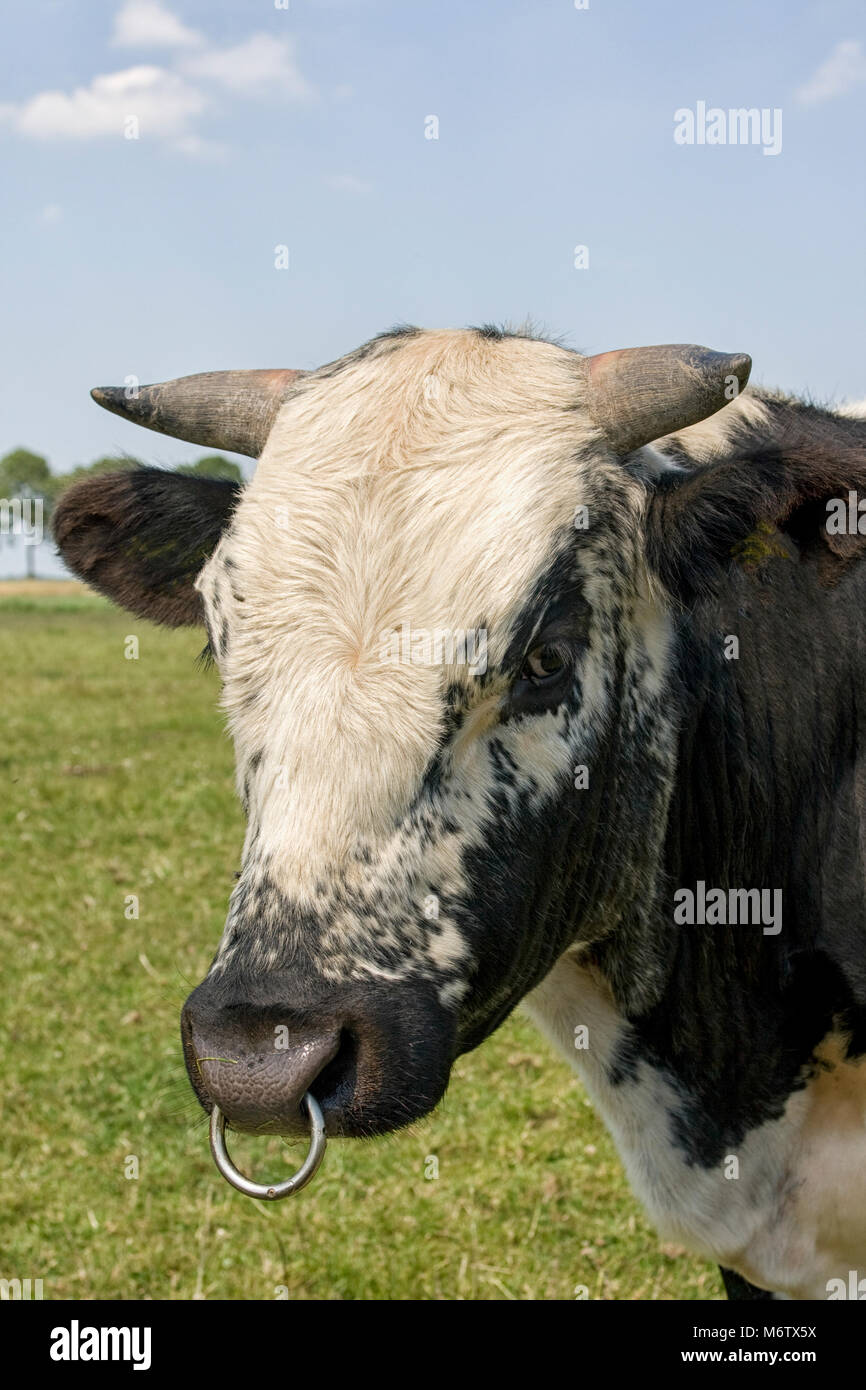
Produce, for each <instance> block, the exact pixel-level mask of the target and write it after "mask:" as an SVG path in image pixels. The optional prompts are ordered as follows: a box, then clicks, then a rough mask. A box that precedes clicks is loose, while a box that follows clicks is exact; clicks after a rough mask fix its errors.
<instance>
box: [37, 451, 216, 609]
mask: <svg viewBox="0 0 866 1390" xmlns="http://www.w3.org/2000/svg"><path fill="white" fill-rule="evenodd" d="M239 494H240V486H239V485H238V484H237V483H233V482H225V481H223V480H221V479H214V478H201V477H190V476H187V475H184V474H180V473H168V472H165V471H163V470H162V469H159V468H136V469H133V470H130V471H129V472H128V473H106V474H103V475H102V476H101V477H96V478H86V479H85V480H84V481H83V482H81V483H77V484H76V485H75V486H73V487H71V488H70V489H69V491H68V492H66V493H64V494H63V496H62V497H61V499H60V501H59V502H58V504H57V506H56V508H55V511H54V516H53V519H52V528H53V531H54V538H55V540H56V541H57V546H58V549H59V551H60V554H61V555H62V557H63V559H64V560H65V562H66V564H67V565H68V566H69V568H70V569H71V570H72V571H73V572H74V573H75V574H77V575H78V576H79V577H80V578H81V579H83V580H84V581H85V583H87V584H90V585H92V587H93V588H94V589H98V590H99V591H100V592H101V593H103V594H106V595H107V596H108V597H109V598H110V599H113V600H114V602H115V603H118V604H120V605H121V607H123V608H128V609H130V610H131V611H132V612H133V613H137V614H139V616H140V617H143V618H150V619H151V621H152V622H156V623H166V624H168V626H170V627H180V626H182V625H184V624H197V623H201V622H203V612H202V607H201V599H200V597H199V594H198V593H197V592H196V590H195V589H194V588H193V581H194V580H195V577H196V575H197V574H198V572H199V570H200V569H201V568H202V566H203V565H204V563H205V562H206V560H207V559H208V558H209V556H210V555H211V554H212V553H213V550H214V547H215V546H216V544H217V542H218V540H219V538H220V536H221V534H222V532H223V529H224V528H225V526H226V524H227V522H228V519H229V517H230V516H231V514H232V511H233V510H234V507H235V504H236V502H237V500H238V496H239Z"/></svg>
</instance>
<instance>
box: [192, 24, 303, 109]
mask: <svg viewBox="0 0 866 1390" xmlns="http://www.w3.org/2000/svg"><path fill="white" fill-rule="evenodd" d="M182 67H183V70H184V72H186V73H188V74H189V75H190V76H192V77H203V78H210V79H211V80H212V81H214V82H219V83H221V85H222V86H224V87H227V88H228V89H229V91H232V92H242V93H244V94H245V95H250V94H252V95H263V96H284V97H288V98H289V99H290V100H291V101H309V99H310V98H311V97H312V96H313V88H312V86H311V85H310V83H309V82H308V81H307V79H306V78H305V77H304V76H303V74H302V72H301V70H300V68H299V67H298V64H297V60H296V58H295V47H294V43H293V41H292V40H291V39H288V38H286V39H275V38H274V37H273V36H272V35H271V34H252V35H251V36H250V37H249V38H248V39H245V40H244V42H243V43H239V44H237V45H236V46H235V47H234V48H223V49H211V50H210V51H209V52H207V53H200V54H196V55H195V56H194V57H192V58H187V59H186V60H185V61H184V63H183V64H182Z"/></svg>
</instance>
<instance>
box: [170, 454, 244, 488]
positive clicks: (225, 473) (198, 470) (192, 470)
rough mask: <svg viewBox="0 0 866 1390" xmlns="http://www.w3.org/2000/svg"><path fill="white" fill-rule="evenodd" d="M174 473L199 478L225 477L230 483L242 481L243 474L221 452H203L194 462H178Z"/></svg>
mask: <svg viewBox="0 0 866 1390" xmlns="http://www.w3.org/2000/svg"><path fill="white" fill-rule="evenodd" d="M175 472H176V473H186V474H189V475H191V476H193V477H199V478H225V479H226V480H227V481H228V482H231V483H242V482H243V480H244V475H243V473H242V472H241V470H240V468H239V467H238V465H237V464H236V463H233V462H232V460H231V459H227V458H225V457H224V456H223V455H222V454H205V456H204V458H202V459H196V461H195V463H179V464H178V466H177V468H176V469H175Z"/></svg>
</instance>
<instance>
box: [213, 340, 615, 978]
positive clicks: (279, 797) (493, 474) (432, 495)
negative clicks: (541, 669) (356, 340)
mask: <svg viewBox="0 0 866 1390" xmlns="http://www.w3.org/2000/svg"><path fill="white" fill-rule="evenodd" d="M581 365H582V359H581V358H580V357H578V356H577V355H576V354H574V353H570V352H567V351H565V350H563V349H561V348H559V347H556V346H554V345H552V344H550V343H547V342H542V341H536V340H528V339H524V338H517V337H501V338H488V337H485V336H483V335H481V334H480V333H478V332H474V331H466V332H430V333H412V334H410V335H401V336H397V337H388V338H384V339H381V340H377V341H376V342H374V343H373V344H370V345H368V346H367V347H366V348H365V349H361V350H360V351H359V352H358V353H355V354H352V355H350V356H349V357H348V358H344V359H342V361H341V362H338V363H335V364H333V365H332V366H330V367H326V368H323V369H322V370H320V371H319V372H317V373H315V374H313V375H311V376H310V377H308V378H306V379H303V380H302V381H301V382H299V384H298V386H297V388H296V389H295V391H294V393H293V395H292V397H291V398H290V399H289V400H288V401H287V403H286V404H285V406H284V407H283V409H282V411H281V413H280V416H279V418H278V420H277V422H276V424H275V426H274V429H273V431H272V433H271V435H270V438H269V440H268V444H267V447H266V449H265V451H264V453H263V455H262V457H261V460H260V462H259V465H258V468H257V471H256V474H255V476H254V478H253V480H252V482H251V484H250V485H249V486H248V487H247V489H246V490H245V492H244V493H243V496H242V499H241V501H240V504H239V506H238V509H237V511H236V513H235V516H234V519H233V521H232V525H231V527H230V530H229V531H228V533H227V535H226V536H225V537H224V539H223V540H222V542H221V543H220V545H219V546H218V548H217V550H216V552H215V553H214V555H213V557H212V559H211V560H210V562H209V563H208V564H207V565H206V566H205V569H204V570H203V572H202V574H201V576H200V578H199V581H198V587H199V589H200V592H201V594H202V596H203V599H204V602H205V608H206V612H207V615H208V626H209V629H210V632H211V636H212V644H213V647H214V650H215V654H216V657H217V660H218V662H219V665H220V669H221V673H222V676H223V681H224V704H225V708H226V710H227V711H228V714H229V720H230V726H231V730H232V733H233V736H234V739H235V743H236V748H237V759H238V778H239V784H240V787H241V792H242V795H243V796H244V799H245V801H246V803H247V809H248V813H249V818H250V825H249V831H248V837H247V846H246V851H245V869H244V882H243V884H242V886H241V891H240V892H239V894H236V901H235V906H234V909H233V914H230V918H229V930H228V931H227V936H226V939H225V941H224V948H223V955H222V957H221V960H223V961H225V959H226V958H227V952H228V951H230V949H231V943H232V941H233V940H236V938H237V933H234V935H233V934H232V931H231V929H230V928H231V924H232V922H233V921H234V923H235V925H238V924H239V921H240V919H241V918H243V919H245V922H246V925H247V926H252V925H253V918H254V917H257V918H258V919H259V920H258V922H257V923H256V932H257V933H259V935H261V917H262V915H263V914H264V916H265V917H266V916H267V914H268V912H271V913H273V911H274V909H273V898H274V889H275V888H276V890H278V892H279V894H280V895H281V896H283V897H284V898H285V899H287V900H289V901H290V902H291V903H293V904H294V905H295V906H300V907H301V908H303V909H304V910H305V911H315V912H316V913H317V914H319V915H321V914H322V910H323V902H322V894H323V892H324V891H325V890H324V889H323V885H324V884H326V883H327V884H328V885H329V890H328V892H329V896H330V899H331V900H330V903H329V906H328V911H329V913H330V915H331V918H332V922H331V926H330V927H329V932H330V934H331V937H332V945H334V946H335V947H336V945H337V938H339V943H340V949H341V950H342V948H343V947H344V946H345V944H346V942H347V941H348V940H349V939H350V938H351V939H352V940H353V942H354V946H355V948H356V949H353V951H352V955H353V957H354V958H355V959H356V960H358V961H363V962H364V968H365V969H367V970H369V969H370V968H371V965H372V962H371V958H370V953H369V951H367V950H366V949H365V946H366V945H369V944H370V943H369V942H366V943H365V941H364V933H363V932H361V933H360V935H359V933H358V922H357V912H356V911H355V910H354V909H353V910H352V912H351V914H350V915H351V916H352V918H353V921H352V922H346V923H345V929H344V930H342V931H341V930H340V929H339V926H338V925H335V923H334V920H333V919H334V902H333V892H334V888H333V886H334V885H335V884H336V883H339V884H340V885H341V889H342V890H343V891H344V892H347V893H349V894H350V895H352V894H354V895H356V896H357V895H360V896H362V897H363V896H367V897H372V898H381V897H382V896H383V895H384V896H385V898H386V903H385V906H386V909H387V912H388V914H389V916H390V917H391V919H392V920H393V917H394V914H395V912H398V911H399V904H400V903H401V902H402V903H403V906H404V908H405V910H406V911H407V913H409V915H411V916H417V914H418V912H419V910H420V902H419V901H418V900H417V899H418V898H419V897H423V895H424V893H425V892H435V893H436V894H437V895H439V896H440V897H442V898H443V900H445V899H447V898H448V897H449V895H451V894H458V893H459V892H460V891H461V890H462V888H463V887H464V886H465V885H464V884H463V882H462V874H461V870H460V851H461V848H465V846H466V843H467V841H471V840H472V839H473V838H476V837H477V835H479V834H480V829H481V825H482V822H483V821H484V820H485V819H486V816H487V814H488V807H487V805H486V798H487V794H488V793H489V791H490V789H491V786H492V778H493V773H492V769H491V761H490V758H489V750H488V749H487V748H486V747H485V739H484V735H485V734H486V733H487V732H488V731H489V730H490V729H491V728H493V726H495V725H498V711H499V706H500V702H501V698H502V695H503V693H504V691H505V689H506V688H507V683H506V681H505V678H504V677H500V676H497V670H496V668H497V666H498V664H499V663H500V662H501V660H502V657H503V655H504V653H505V651H506V648H507V646H508V642H509V638H510V637H511V636H512V635H513V629H514V626H515V623H516V620H517V618H518V616H519V615H521V613H522V612H523V610H524V609H525V606H526V604H527V600H528V599H529V597H530V595H531V594H532V591H533V587H534V585H535V584H536V583H537V581H538V578H539V576H540V575H541V574H543V573H544V572H545V570H546V569H547V568H548V567H549V565H550V563H551V560H552V559H553V558H554V556H555V554H556V553H557V550H558V549H561V548H562V546H563V543H564V538H565V543H569V534H570V544H571V546H572V548H573V549H574V550H575V553H578V563H579V564H580V568H581V570H582V572H583V579H584V585H585V592H586V596H587V599H588V600H589V602H590V605H592V603H593V597H594V589H596V588H597V587H598V585H600V584H602V583H603V577H604V566H602V567H601V569H600V570H599V569H598V568H597V561H598V556H599V552H598V547H599V545H600V544H601V543H602V538H603V530H604V528H603V527H598V528H597V529H596V530H594V529H593V523H596V522H598V521H600V520H601V517H600V515H596V516H594V515H593V504H594V501H595V499H596V497H597V496H599V495H600V489H602V490H605V489H606V490H607V492H608V494H610V493H614V494H615V496H616V498H617V499H618V501H619V503H620V504H621V508H622V513H623V516H622V518H621V520H622V524H623V526H624V528H625V529H626V530H628V529H630V528H629V518H630V517H632V518H633V520H634V521H635V522H636V520H637V514H638V510H639V507H640V504H641V497H642V496H643V489H642V488H641V487H640V486H639V485H638V484H637V483H636V481H635V480H634V479H631V478H630V477H629V476H628V474H627V473H625V472H624V470H623V469H622V467H621V466H620V465H618V464H617V463H616V462H615V460H614V458H613V455H612V454H611V453H610V451H609V450H608V448H607V446H606V444H605V442H604V440H603V438H602V436H601V435H600V434H599V432H598V431H597V430H596V428H595V427H594V426H593V424H592V422H591V420H590V418H589V416H588V414H587V413H586V411H585V410H583V409H581V392H582V375H581V370H580V369H581ZM590 464H591V467H590ZM579 504H582V505H586V506H588V507H589V509H590V521H591V525H590V529H589V531H583V532H579V531H575V530H573V529H570V528H572V523H573V516H574V512H575V508H576V507H577V506H578V505H579ZM605 510H606V511H609V510H610V495H608V496H607V498H606V502H605ZM597 511H598V509H597ZM581 548H582V550H583V552H584V554H583V559H582V560H581V559H580V555H579V552H580V550H581ZM608 578H609V575H608ZM538 616H539V621H540V619H541V613H539V615H538ZM403 624H406V625H408V626H409V627H410V628H411V629H412V630H413V631H417V630H426V631H428V632H433V631H435V630H436V629H449V630H451V631H455V630H457V631H460V630H467V629H478V628H481V629H484V630H486V632H487V638H488V655H487V660H488V667H489V675H488V678H487V679H486V680H485V681H483V682H481V683H479V682H477V681H475V682H473V681H472V677H471V675H470V672H469V671H468V669H467V667H466V666H460V665H457V664H454V663H451V664H449V663H447V662H446V663H445V664H439V665H422V664H415V663H408V662H405V661H393V660H387V659H383V636H384V635H386V634H388V633H389V632H392V631H394V630H395V629H400V628H401V626H402V625H403ZM596 675H597V680H598V689H597V691H596V694H595V696H594V694H593V677H592V671H591V670H590V671H588V673H587V676H586V678H585V686H584V692H583V703H582V710H581V718H582V720H584V721H588V722H589V721H591V720H592V719H593V716H596V717H597V716H598V713H599V701H600V698H601V695H600V690H601V680H602V673H601V670H600V666H599V667H598V668H597V671H596ZM470 686H471V688H472V691H473V697H472V699H471V700H469V701H468V702H467V704H468V706H469V707H468V708H467V711H466V718H465V720H464V722H463V726H462V728H461V731H460V735H459V738H458V739H457V740H456V741H455V742H454V744H453V746H452V748H451V750H450V755H451V762H450V767H449V772H450V776H451V790H452V802H453V801H454V799H455V798H458V799H459V798H462V799H463V803H462V804H461V805H460V807H459V832H458V830H457V825H456V824H454V823H452V824H451V825H450V831H449V828H448V816H447V815H445V814H440V815H439V817H438V823H437V825H436V827H435V828H431V824H430V819H429V816H428V817H426V818H420V819H419V817H418V816H415V817H414V819H412V818H411V817H410V818H409V821H408V822H407V816H409V812H410V809H411V808H412V807H413V803H414V802H415V801H416V799H417V796H418V791H419V785H420V784H421V782H422V779H423V777H424V773H425V769H427V768H428V767H429V765H430V763H431V760H432V759H433V758H434V756H435V755H436V754H437V750H438V749H439V747H440V744H441V742H442V739H443V733H444V730H445V721H446V714H447V702H446V694H447V693H448V692H449V691H450V692H452V693H453V691H454V689H455V687H457V688H460V687H464V688H466V689H467V690H468V689H469V688H470ZM564 732H565V731H564V721H563V717H562V715H561V713H560V714H557V715H553V714H551V715H547V716H544V715H542V716H539V717H537V718H534V719H532V720H529V721H525V722H523V721H518V722H517V723H516V724H515V726H514V727H513V728H511V729H508V730H507V731H505V730H503V727H502V726H501V725H498V735H499V736H500V737H502V738H504V739H506V743H507V748H508V755H509V756H510V757H512V758H513V759H514V762H515V765H516V766H517V767H518V768H531V770H532V779H531V780H532V784H533V787H534V791H535V796H536V797H539V796H541V795H543V793H544V791H545V790H546V789H547V790H552V789H553V787H554V785H555V784H556V781H557V778H561V776H562V773H563V770H564V768H565V767H567V764H568V757H569V744H570V742H571V739H570V738H565V739H564V737H563V735H564ZM440 810H441V807H440ZM452 810H455V807H454V806H453V805H452ZM398 827H399V833H398ZM431 841H432V844H431ZM422 842H423V843H422ZM413 847H414V848H413ZM422 850H423V853H422ZM422 859H423V860H424V864H425V867H424V868H423V871H422V865H421V861H422ZM413 863H414V866H415V868H416V869H417V873H416V874H415V878H416V880H417V882H416V884H415V887H414V889H413V888H411V887H410V886H408V885H410V884H411V882H412V878H413ZM371 864H373V866H374V867H373V868H371V867H370V865H371ZM265 874H266V877H267V891H264V889H260V891H259V892H258V895H257V893H256V889H255V882H256V877H257V875H258V877H259V879H260V880H261V879H262V876H263V875H265ZM373 878H375V879H376V880H377V882H376V884H375V886H374V887H373V886H371V880H372V879H373ZM407 894H408V895H409V896H411V897H412V898H413V899H415V901H413V902H412V903H411V904H410V903H409V902H407V901H406V899H407ZM438 933H439V936H438V939H437V940H436V941H435V942H433V944H432V946H430V943H429V942H428V946H430V949H431V950H432V952H433V956H434V957H435V956H437V954H438V956H439V957H441V960H442V962H443V963H444V962H445V961H446V960H448V961H452V960H453V961H454V962H455V963H456V960H457V959H458V958H459V956H460V954H461V946H460V943H459V941H458V940H457V937H456V934H455V933H454V932H453V931H452V933H451V936H450V938H449V936H448V926H447V923H443V922H442V921H440V925H439V928H438ZM277 954H278V952H277V947H276V945H275V944H274V945H272V947H271V949H270V958H271V959H272V960H276V959H277ZM319 964H320V965H321V964H322V962H321V960H320V961H319Z"/></svg>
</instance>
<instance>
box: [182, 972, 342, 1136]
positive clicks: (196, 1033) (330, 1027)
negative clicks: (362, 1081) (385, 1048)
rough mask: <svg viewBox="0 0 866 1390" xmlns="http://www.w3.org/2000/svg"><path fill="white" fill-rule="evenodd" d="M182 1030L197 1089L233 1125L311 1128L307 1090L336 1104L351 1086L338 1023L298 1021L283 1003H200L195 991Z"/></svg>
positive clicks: (259, 1129)
mask: <svg viewBox="0 0 866 1390" xmlns="http://www.w3.org/2000/svg"><path fill="white" fill-rule="evenodd" d="M181 1036H182V1038H183V1044H184V1057H185V1060H186V1066H187V1071H188V1072H189V1076H190V1080H191V1081H192V1084H193V1088H194V1090H195V1091H196V1093H197V1095H198V1097H199V1099H200V1100H201V1102H202V1104H203V1105H204V1106H205V1107H206V1109H208V1110H209V1109H210V1108H211V1105H212V1104H216V1105H218V1106H219V1108H220V1110H221V1111H222V1112H223V1114H224V1115H225V1117H226V1119H227V1121H228V1123H229V1124H230V1126H231V1127H232V1129H236V1130H243V1131H246V1132H248V1133H256V1134H284V1135H291V1134H302V1133H304V1134H306V1133H307V1131H308V1129H309V1122H308V1121H307V1120H306V1119H305V1118H303V1117H302V1115H301V1101H302V1100H303V1098H304V1095H305V1093H306V1092H307V1091H312V1092H313V1094H314V1095H315V1096H316V1099H317V1100H319V1101H320V1103H321V1100H324V1099H325V1098H326V1097H328V1098H329V1099H330V1100H331V1101H332V1102H333V1099H334V1095H335V1093H337V1094H338V1093H339V1092H340V1090H341V1089H343V1088H346V1087H348V1086H349V1085H350V1084H351V1075H350V1073H351V1071H352V1062H353V1056H354V1046H353V1042H352V1039H351V1037H350V1036H349V1035H348V1034H345V1035H344V1034H343V1031H342V1030H341V1028H340V1027H339V1026H338V1025H337V1024H336V1023H333V1022H327V1023H325V1022H323V1023H321V1024H320V1025H319V1026H312V1025H311V1024H310V1023H309V1022H304V1023H301V1022H300V1021H299V1020H298V1019H297V1018H296V1017H295V1016H294V1015H293V1014H292V1012H291V1011H290V1010H288V1009H285V1008H282V1009H281V1008H280V1007H278V1006H274V1005H269V1006H267V1007H256V1006H254V1005H251V1004H248V1003H246V1004H235V1005H228V1006H224V1007H222V1008H218V1009H211V1008H207V1007H204V1008H202V1007H200V1006H197V1003H196V999H195V994H193V995H191V996H190V998H189V999H188V1000H187V1002H186V1004H185V1005H184V1009H183V1013H182V1015H181ZM341 1051H342V1053H343V1054H344V1055H343V1056H342V1057H341V1058H340V1061H339V1062H338V1063H337V1065H336V1066H334V1065H332V1064H334V1063H335V1062H337V1059H338V1057H340V1053H341Z"/></svg>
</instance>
